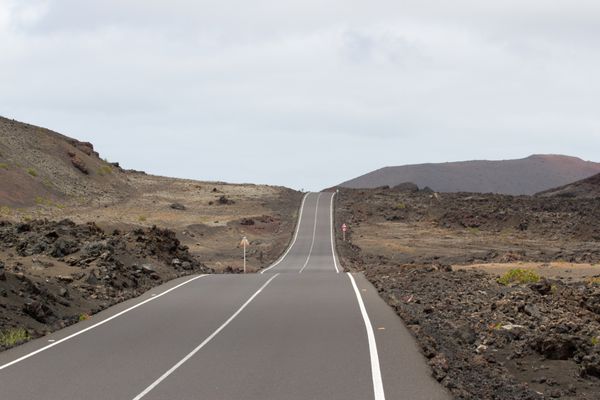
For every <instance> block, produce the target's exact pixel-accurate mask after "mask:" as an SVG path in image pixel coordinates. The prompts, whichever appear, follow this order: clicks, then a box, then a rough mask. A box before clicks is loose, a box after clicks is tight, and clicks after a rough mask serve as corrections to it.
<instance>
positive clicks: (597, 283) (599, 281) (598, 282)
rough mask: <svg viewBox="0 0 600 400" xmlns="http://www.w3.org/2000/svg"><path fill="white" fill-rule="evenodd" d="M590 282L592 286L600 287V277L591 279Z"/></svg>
mask: <svg viewBox="0 0 600 400" xmlns="http://www.w3.org/2000/svg"><path fill="white" fill-rule="evenodd" d="M589 282H590V285H592V286H600V276H596V277H594V278H590V280H589Z"/></svg>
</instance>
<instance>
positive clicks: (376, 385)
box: [348, 273, 385, 400]
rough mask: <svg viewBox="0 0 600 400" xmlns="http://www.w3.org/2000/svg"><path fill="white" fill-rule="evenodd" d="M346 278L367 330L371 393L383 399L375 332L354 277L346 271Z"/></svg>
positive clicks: (379, 399)
mask: <svg viewBox="0 0 600 400" xmlns="http://www.w3.org/2000/svg"><path fill="white" fill-rule="evenodd" d="M348 278H350V282H352V287H353V288H354V293H355V294H356V298H357V299H358V307H359V308H360V313H361V314H362V317H363V320H364V321H365V328H366V330H367V339H368V340H369V353H370V355H371V375H372V378H373V394H374V395H375V400H385V393H384V391H383V380H382V379H381V367H380V366H379V353H377V342H376V341H375V332H374V331H373V326H372V325H371V320H370V319H369V314H367V309H366V307H365V303H364V302H363V299H362V296H361V295H360V291H359V290H358V287H357V286H356V281H355V280H354V277H353V276H352V274H351V273H348Z"/></svg>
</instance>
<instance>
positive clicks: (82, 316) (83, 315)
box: [79, 313, 90, 322]
mask: <svg viewBox="0 0 600 400" xmlns="http://www.w3.org/2000/svg"><path fill="white" fill-rule="evenodd" d="M88 319H90V316H89V314H86V313H81V314H79V322H82V321H87V320H88Z"/></svg>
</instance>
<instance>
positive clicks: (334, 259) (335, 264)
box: [329, 193, 340, 274]
mask: <svg viewBox="0 0 600 400" xmlns="http://www.w3.org/2000/svg"><path fill="white" fill-rule="evenodd" d="M335 195H336V193H334V194H333V196H331V205H330V209H331V210H330V212H331V214H330V218H329V222H330V224H331V254H333V266H334V267H335V272H336V273H338V274H339V273H340V270H339V268H338V264H337V258H336V256H335V244H334V242H335V225H334V223H333V198H334V197H335Z"/></svg>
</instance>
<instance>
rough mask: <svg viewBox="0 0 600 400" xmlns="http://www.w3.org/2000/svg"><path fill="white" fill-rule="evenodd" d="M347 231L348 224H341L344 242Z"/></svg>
mask: <svg viewBox="0 0 600 400" xmlns="http://www.w3.org/2000/svg"><path fill="white" fill-rule="evenodd" d="M347 231H348V225H346V224H342V235H343V236H344V242H345V241H346V232H347Z"/></svg>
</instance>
